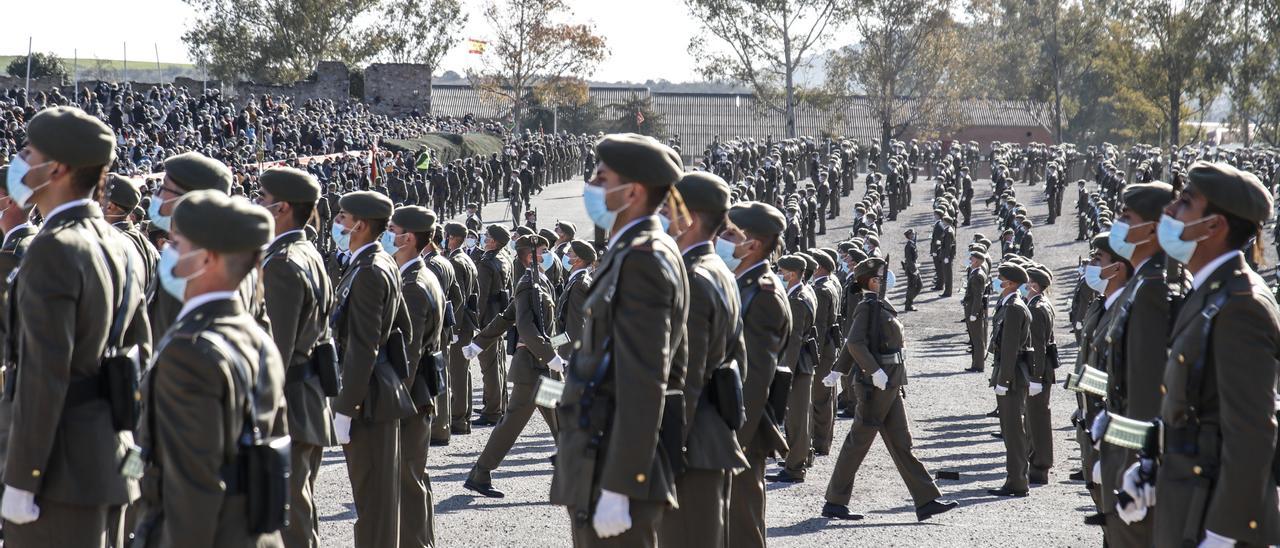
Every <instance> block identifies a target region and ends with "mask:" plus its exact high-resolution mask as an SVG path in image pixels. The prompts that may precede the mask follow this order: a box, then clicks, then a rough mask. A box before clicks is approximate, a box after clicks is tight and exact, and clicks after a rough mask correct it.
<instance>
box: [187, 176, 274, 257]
mask: <svg viewBox="0 0 1280 548" xmlns="http://www.w3.org/2000/svg"><path fill="white" fill-rule="evenodd" d="M173 228H174V230H175V231H176V232H178V233H179V234H181V235H182V237H184V238H186V239H187V240H189V241H190V242H191V243H192V244H194V245H195V246H196V247H199V248H201V249H207V250H209V251H215V252H218V253H248V252H251V251H257V250H259V249H262V248H263V246H265V245H267V242H269V241H271V237H272V235H273V234H274V233H275V221H273V220H272V219H271V214H270V213H267V210H266V209H264V208H262V207H260V206H256V205H253V204H251V203H249V200H246V199H245V198H243V197H241V196H228V195H227V194H226V193H225V192H218V191H216V190H196V191H192V192H188V193H187V194H185V195H183V196H182V199H181V200H179V201H178V205H176V206H174V209H173Z"/></svg>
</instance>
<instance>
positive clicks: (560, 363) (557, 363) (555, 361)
mask: <svg viewBox="0 0 1280 548" xmlns="http://www.w3.org/2000/svg"><path fill="white" fill-rule="evenodd" d="M547 367H548V368H550V369H551V370H552V371H555V372H556V373H564V358H561V357H560V356H556V357H554V358H551V361H549V362H547Z"/></svg>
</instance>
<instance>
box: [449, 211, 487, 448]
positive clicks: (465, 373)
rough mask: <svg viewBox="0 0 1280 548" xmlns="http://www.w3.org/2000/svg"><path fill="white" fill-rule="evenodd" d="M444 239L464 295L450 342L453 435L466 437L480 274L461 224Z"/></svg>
mask: <svg viewBox="0 0 1280 548" xmlns="http://www.w3.org/2000/svg"><path fill="white" fill-rule="evenodd" d="M444 237H445V249H446V253H447V255H448V257H449V263H450V264H451V265H453V273H454V279H455V283H456V284H457V285H458V289H459V292H460V293H461V295H462V304H461V305H460V306H456V307H454V309H453V318H454V326H453V329H452V334H451V335H450V339H449V340H450V343H449V355H448V368H447V369H448V372H447V373H446V378H447V379H448V381H447V382H448V383H449V434H450V435H463V434H470V433H471V360H468V359H467V357H466V356H464V355H463V354H462V349H463V348H466V347H467V346H468V345H470V344H471V339H472V338H473V337H475V335H476V332H477V331H478V330H479V329H480V326H479V318H478V317H477V316H478V314H479V309H478V300H479V298H478V296H477V293H478V291H479V289H478V288H477V286H476V279H477V277H478V274H477V272H476V264H475V262H473V261H472V260H471V256H469V255H467V242H468V240H474V239H473V238H469V237H468V236H467V229H466V228H465V227H463V226H462V225H461V224H459V223H455V222H450V223H445V225H444ZM471 245H475V242H474V241H472V242H471Z"/></svg>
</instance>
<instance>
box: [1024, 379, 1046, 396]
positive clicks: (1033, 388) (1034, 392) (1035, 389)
mask: <svg viewBox="0 0 1280 548" xmlns="http://www.w3.org/2000/svg"><path fill="white" fill-rule="evenodd" d="M1041 392H1044V385H1043V384H1040V383H1038V382H1033V383H1027V395H1028V396H1039V395H1040V393H1041Z"/></svg>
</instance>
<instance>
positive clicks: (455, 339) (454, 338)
mask: <svg viewBox="0 0 1280 548" xmlns="http://www.w3.org/2000/svg"><path fill="white" fill-rule="evenodd" d="M449 344H458V336H457V335H454V336H452V337H450V338H449Z"/></svg>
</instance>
